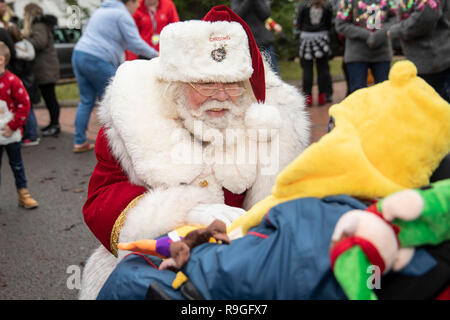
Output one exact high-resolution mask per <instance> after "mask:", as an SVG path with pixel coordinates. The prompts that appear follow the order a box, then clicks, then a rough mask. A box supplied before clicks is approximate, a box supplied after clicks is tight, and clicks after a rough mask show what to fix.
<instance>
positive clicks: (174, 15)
mask: <svg viewBox="0 0 450 320" xmlns="http://www.w3.org/2000/svg"><path fill="white" fill-rule="evenodd" d="M170 7H171V10H170V11H171V19H169V23H172V22H178V21H180V18H179V17H178V12H177V8H176V7H175V4H174V3H173V2H171V3H170Z"/></svg>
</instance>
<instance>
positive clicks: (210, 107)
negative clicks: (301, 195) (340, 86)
mask: <svg viewBox="0 0 450 320" xmlns="http://www.w3.org/2000/svg"><path fill="white" fill-rule="evenodd" d="M99 117H100V121H101V123H102V129H101V130H100V132H99V134H98V137H97V142H96V150H95V153H96V157H97V161H98V162H97V165H96V167H95V169H94V172H93V174H92V177H91V180H90V184H89V190H88V199H87V201H86V203H85V205H84V207H83V214H84V218H85V221H86V223H87V225H88V226H89V228H90V229H91V231H92V232H93V233H94V235H95V236H96V237H97V238H98V239H99V240H100V242H101V243H102V246H100V247H99V248H98V249H97V250H95V252H94V253H93V254H92V255H91V257H90V258H89V259H88V261H87V263H86V267H85V270H84V273H83V278H82V289H81V291H80V296H79V297H80V299H95V298H96V297H97V295H98V292H99V291H100V289H101V287H102V285H103V283H104V282H105V281H106V279H107V277H108V276H109V274H110V273H111V272H112V270H113V269H114V268H115V266H116V265H117V263H118V262H119V261H120V259H121V258H122V257H123V256H124V253H122V252H121V251H120V250H118V249H117V244H118V243H119V242H129V241H134V240H138V239H145V238H156V237H158V236H161V235H164V234H166V233H168V232H170V231H171V230H173V229H175V228H176V227H179V226H181V225H185V224H200V225H208V224H209V223H210V222H212V221H213V220H214V219H220V220H222V221H224V222H225V223H226V224H229V223H231V222H232V221H233V220H234V219H235V218H237V217H239V216H240V215H242V214H243V213H244V212H245V210H246V209H248V208H250V207H251V206H252V205H253V204H254V203H255V202H257V201H259V200H261V199H262V198H264V197H265V196H267V195H268V194H269V193H270V189H271V187H272V186H273V185H274V182H275V177H276V175H277V174H278V172H279V171H281V169H282V168H283V167H284V166H285V165H287V164H288V163H290V162H291V161H292V160H293V159H294V158H295V157H297V156H298V155H299V154H300V153H301V152H302V151H303V150H304V149H305V148H306V147H307V145H308V143H309V128H310V122H309V119H308V115H307V113H306V111H305V110H304V98H303V97H302V96H301V95H300V94H299V92H298V91H297V89H296V88H294V87H292V86H290V85H288V84H286V83H284V82H283V81H281V80H280V78H279V77H278V76H277V75H276V74H274V73H273V72H272V71H271V70H270V67H268V66H267V64H265V62H264V59H263V57H262V56H261V54H260V52H259V50H258V48H257V46H256V43H255V40H254V38H253V35H252V34H251V31H250V30H249V27H248V26H247V25H246V24H245V22H243V21H242V19H241V18H239V16H237V15H236V14H235V13H234V12H233V11H231V10H230V9H229V8H228V7H226V6H217V7H214V8H213V9H212V10H211V11H210V12H209V13H208V14H207V15H206V16H205V17H204V18H203V20H201V21H197V20H192V21H185V22H177V23H173V24H170V25H168V26H167V27H166V28H164V30H163V32H162V33H161V38H160V56H159V57H158V58H154V59H152V60H150V61H146V60H145V61H144V60H135V61H132V62H126V63H124V64H123V65H122V66H120V67H119V69H118V71H117V73H116V75H115V77H114V78H113V80H112V81H111V83H110V85H109V86H108V88H107V90H106V93H105V96H104V98H103V100H102V102H101V106H100V108H99Z"/></svg>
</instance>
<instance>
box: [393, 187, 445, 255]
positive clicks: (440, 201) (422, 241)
mask: <svg viewBox="0 0 450 320" xmlns="http://www.w3.org/2000/svg"><path fill="white" fill-rule="evenodd" d="M415 190H416V191H417V192H419V194H420V195H421V196H422V198H423V200H424V208H423V211H422V215H421V216H420V217H419V218H418V219H416V220H413V221H402V220H398V219H397V220H394V221H393V223H394V224H395V225H397V226H399V227H400V233H399V239H400V244H401V246H402V247H415V246H420V245H426V244H439V243H441V242H443V241H447V240H450V179H447V180H442V181H439V182H435V183H433V184H432V185H431V188H428V189H423V190H422V189H415Z"/></svg>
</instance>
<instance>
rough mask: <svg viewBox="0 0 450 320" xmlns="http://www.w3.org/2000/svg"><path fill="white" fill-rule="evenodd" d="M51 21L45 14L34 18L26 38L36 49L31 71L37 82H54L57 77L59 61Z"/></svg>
mask: <svg viewBox="0 0 450 320" xmlns="http://www.w3.org/2000/svg"><path fill="white" fill-rule="evenodd" d="M50 23H52V21H50V22H49V21H48V20H47V19H46V16H44V17H42V18H40V19H38V20H37V21H36V20H35V21H34V22H33V24H32V26H31V34H30V36H29V37H28V38H27V39H28V40H29V41H30V42H31V43H32V44H33V47H34V49H35V51H36V58H35V59H34V62H33V73H34V75H35V77H36V80H37V83H38V84H39V85H41V84H47V83H56V82H57V81H58V79H59V61H58V56H57V54H56V49H55V46H54V40H53V30H52V26H51V25H49V24H50Z"/></svg>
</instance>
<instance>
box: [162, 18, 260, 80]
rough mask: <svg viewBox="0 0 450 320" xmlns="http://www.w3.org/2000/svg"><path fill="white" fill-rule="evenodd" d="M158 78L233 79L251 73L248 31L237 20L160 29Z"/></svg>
mask: <svg viewBox="0 0 450 320" xmlns="http://www.w3.org/2000/svg"><path fill="white" fill-rule="evenodd" d="M158 59H159V66H160V69H159V72H158V77H159V78H161V79H164V80H168V81H182V82H198V81H204V82H207V81H214V82H235V81H243V80H248V79H249V78H250V77H251V75H252V73H253V68H252V58H251V56H250V51H249V46H248V39H247V34H246V33H245V31H244V29H243V28H242V26H241V25H240V24H239V23H237V22H233V21H232V22H228V21H217V22H209V21H200V20H191V21H184V22H176V23H172V24H169V25H168V26H166V27H165V28H164V29H163V31H162V32H161V38H160V57H159V58H158Z"/></svg>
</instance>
